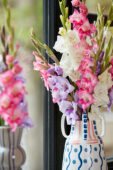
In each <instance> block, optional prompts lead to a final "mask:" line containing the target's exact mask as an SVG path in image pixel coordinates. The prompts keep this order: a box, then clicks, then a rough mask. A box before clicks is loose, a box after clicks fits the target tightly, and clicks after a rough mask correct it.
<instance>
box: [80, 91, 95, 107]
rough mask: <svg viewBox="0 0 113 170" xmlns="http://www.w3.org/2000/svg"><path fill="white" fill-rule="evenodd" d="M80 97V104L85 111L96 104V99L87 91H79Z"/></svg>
mask: <svg viewBox="0 0 113 170" xmlns="http://www.w3.org/2000/svg"><path fill="white" fill-rule="evenodd" d="M77 95H78V98H79V100H78V104H79V105H80V106H81V107H82V109H83V110H85V109H87V108H88V107H89V106H90V105H91V104H93V103H94V97H93V96H92V95H91V94H89V93H88V91H87V90H79V91H77Z"/></svg>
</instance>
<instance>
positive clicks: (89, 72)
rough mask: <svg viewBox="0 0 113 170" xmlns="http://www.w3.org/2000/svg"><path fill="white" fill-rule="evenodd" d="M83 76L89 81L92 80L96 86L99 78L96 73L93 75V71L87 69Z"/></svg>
mask: <svg viewBox="0 0 113 170" xmlns="http://www.w3.org/2000/svg"><path fill="white" fill-rule="evenodd" d="M83 77H85V78H87V79H88V81H89V82H91V84H92V86H93V87H95V86H96V84H97V82H98V79H97V77H96V76H95V75H93V73H92V72H91V71H89V70H85V71H84V72H83Z"/></svg>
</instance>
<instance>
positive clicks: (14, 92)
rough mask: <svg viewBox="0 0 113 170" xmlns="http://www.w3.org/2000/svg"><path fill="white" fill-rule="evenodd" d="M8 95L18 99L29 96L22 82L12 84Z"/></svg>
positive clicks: (8, 89)
mask: <svg viewBox="0 0 113 170" xmlns="http://www.w3.org/2000/svg"><path fill="white" fill-rule="evenodd" d="M7 93H8V95H10V96H12V97H17V96H18V95H20V94H21V95H25V94H27V92H26V90H25V87H24V86H23V83H22V82H21V81H20V80H16V81H15V82H14V83H13V84H11V85H10V86H9V87H8V88H7Z"/></svg>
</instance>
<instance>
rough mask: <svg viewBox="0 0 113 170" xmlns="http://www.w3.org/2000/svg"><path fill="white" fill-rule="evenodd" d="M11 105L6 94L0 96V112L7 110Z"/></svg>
mask: <svg viewBox="0 0 113 170" xmlns="http://www.w3.org/2000/svg"><path fill="white" fill-rule="evenodd" d="M11 103H12V102H11V98H10V96H8V94H7V93H6V92H3V93H1V94H0V110H1V109H7V108H9V107H10V106H11Z"/></svg>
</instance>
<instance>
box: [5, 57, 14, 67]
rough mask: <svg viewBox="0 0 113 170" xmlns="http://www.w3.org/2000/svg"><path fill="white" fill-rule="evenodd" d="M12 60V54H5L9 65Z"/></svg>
mask: <svg viewBox="0 0 113 170" xmlns="http://www.w3.org/2000/svg"><path fill="white" fill-rule="evenodd" d="M13 61H14V56H13V55H7V56H6V63H7V64H8V65H9V64H12V63H13Z"/></svg>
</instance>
